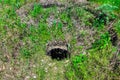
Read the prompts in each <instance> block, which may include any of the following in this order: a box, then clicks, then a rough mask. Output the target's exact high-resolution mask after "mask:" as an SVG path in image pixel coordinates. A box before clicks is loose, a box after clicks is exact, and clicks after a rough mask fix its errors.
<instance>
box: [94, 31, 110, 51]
mask: <svg viewBox="0 0 120 80" xmlns="http://www.w3.org/2000/svg"><path fill="white" fill-rule="evenodd" d="M109 43H110V36H109V34H108V33H104V34H101V36H100V39H98V40H96V41H95V42H94V43H93V44H92V48H94V49H98V50H99V49H103V48H105V47H106V46H107V45H108V44H109Z"/></svg>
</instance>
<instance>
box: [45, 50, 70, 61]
mask: <svg viewBox="0 0 120 80" xmlns="http://www.w3.org/2000/svg"><path fill="white" fill-rule="evenodd" d="M47 54H48V55H49V56H51V58H52V59H57V60H62V59H65V58H68V57H70V54H69V52H68V51H67V50H65V49H60V48H54V49H51V50H50V51H49V52H48V53H47Z"/></svg>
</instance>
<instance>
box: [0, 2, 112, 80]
mask: <svg viewBox="0 0 120 80" xmlns="http://www.w3.org/2000/svg"><path fill="white" fill-rule="evenodd" d="M36 1H37V3H35V1H32V0H30V1H27V0H26V2H25V1H23V2H22V1H21V2H20V3H16V5H15V4H14V2H13V3H12V2H11V4H10V3H9V1H8V2H7V0H6V2H3V3H2V2H1V3H0V26H1V27H0V79H1V80H67V78H66V76H65V73H66V68H67V67H69V65H70V59H69V58H68V59H65V60H61V61H57V60H52V59H51V58H50V56H47V55H46V45H47V43H49V42H50V41H56V40H63V41H67V43H68V45H69V51H70V53H71V56H75V55H78V54H80V53H83V54H87V53H88V52H87V51H86V50H87V49H90V48H91V46H92V44H93V43H94V42H95V40H96V39H100V35H101V34H104V33H105V32H106V31H107V29H108V27H105V28H103V29H99V28H94V27H93V26H94V25H93V24H92V23H93V21H94V19H95V18H96V16H95V15H94V14H93V13H91V12H90V11H87V10H86V8H85V7H86V6H87V7H88V8H89V7H91V4H90V3H89V2H87V1H86V0H75V1H74V0H70V1H63V0H59V1H57V0H40V1H39V0H36ZM97 6H98V5H96V4H95V5H92V8H94V7H97ZM91 21H92V22H91ZM96 25H97V24H96ZM105 26H108V25H105ZM111 44H112V43H111ZM112 48H113V47H112ZM69 80H70V79H69ZM71 80H72V79H71Z"/></svg>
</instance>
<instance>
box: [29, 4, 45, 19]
mask: <svg viewBox="0 0 120 80" xmlns="http://www.w3.org/2000/svg"><path fill="white" fill-rule="evenodd" d="M42 12H43V8H42V6H41V5H40V4H38V3H35V4H34V7H33V10H32V11H31V12H30V13H31V15H32V16H33V17H37V15H38V14H41V13H42Z"/></svg>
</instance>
